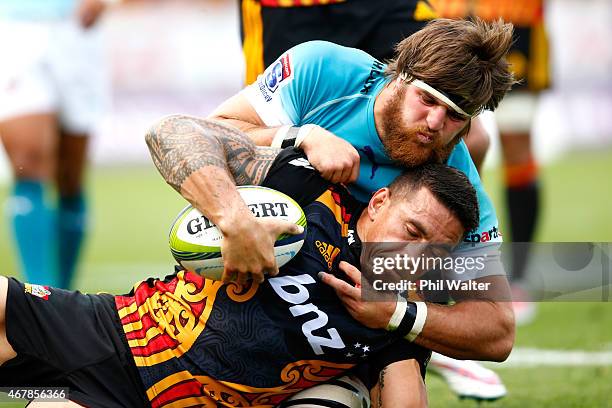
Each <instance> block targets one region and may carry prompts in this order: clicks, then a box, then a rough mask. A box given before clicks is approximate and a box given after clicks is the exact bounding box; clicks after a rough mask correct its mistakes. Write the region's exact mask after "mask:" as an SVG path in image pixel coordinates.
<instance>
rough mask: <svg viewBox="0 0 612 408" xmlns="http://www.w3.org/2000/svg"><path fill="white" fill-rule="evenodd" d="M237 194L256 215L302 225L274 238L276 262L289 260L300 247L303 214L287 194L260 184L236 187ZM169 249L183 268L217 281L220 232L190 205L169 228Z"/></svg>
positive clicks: (220, 260) (302, 240)
mask: <svg viewBox="0 0 612 408" xmlns="http://www.w3.org/2000/svg"><path fill="white" fill-rule="evenodd" d="M238 192H239V193H240V196H241V197H242V199H243V200H244V202H245V203H246V205H247V206H248V207H249V209H250V210H251V212H252V213H253V214H254V215H255V216H256V217H275V218H280V219H283V220H286V221H290V222H293V223H296V224H297V225H301V226H302V227H304V232H303V233H302V234H299V235H289V234H283V235H281V236H279V237H278V238H277V239H276V242H275V244H274V255H275V256H276V263H277V265H278V266H279V267H280V266H283V265H284V264H286V263H287V262H289V261H290V260H291V259H292V258H293V257H294V256H295V255H296V254H297V253H298V251H299V250H300V248H302V244H303V243H304V236H305V233H306V216H305V215H304V211H302V208H301V207H300V206H299V205H298V203H296V202H295V201H294V200H293V199H292V198H291V197H289V196H288V195H286V194H283V193H281V192H280V191H276V190H273V189H271V188H266V187H260V186H240V187H238ZM169 241H170V251H171V252H172V255H173V256H174V259H176V261H177V262H178V263H179V264H180V265H181V266H182V267H183V268H185V269H186V270H188V271H192V272H195V273H198V274H200V275H202V276H204V277H206V278H209V279H215V280H220V279H221V276H222V274H223V259H222V257H221V242H222V241H223V235H222V234H221V231H220V230H219V229H218V228H217V226H216V225H215V224H213V223H212V222H211V221H210V220H209V219H208V218H206V217H205V216H204V215H202V213H201V212H200V211H198V210H196V209H195V208H193V207H192V206H191V205H188V206H187V207H185V208H184V209H183V210H182V211H181V212H180V213H179V215H178V216H177V217H176V219H175V220H174V223H173V224H172V228H171V229H170V237H169Z"/></svg>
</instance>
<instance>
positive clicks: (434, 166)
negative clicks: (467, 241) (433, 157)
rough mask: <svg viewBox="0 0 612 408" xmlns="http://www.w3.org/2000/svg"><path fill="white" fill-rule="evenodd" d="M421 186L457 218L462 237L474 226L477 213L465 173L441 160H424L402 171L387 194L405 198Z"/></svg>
mask: <svg viewBox="0 0 612 408" xmlns="http://www.w3.org/2000/svg"><path fill="white" fill-rule="evenodd" d="M421 188H426V189H428V190H429V191H430V192H431V193H432V194H433V196H434V197H435V198H436V199H437V200H438V201H439V202H440V203H441V204H442V205H443V206H445V207H446V208H447V209H448V210H449V211H450V212H451V213H452V214H453V215H455V216H456V217H457V219H458V220H459V222H460V223H461V226H462V227H463V235H464V237H465V236H466V235H467V234H468V233H469V232H471V231H473V230H475V229H476V228H477V227H478V224H479V219H480V212H479V210H478V199H477V198H476V190H475V189H474V187H473V186H472V183H470V180H469V179H468V178H467V176H466V175H465V174H463V173H462V172H460V171H459V170H457V169H454V168H452V167H450V166H448V165H446V164H442V163H427V164H423V165H421V166H417V167H414V168H412V169H410V170H406V171H405V172H404V173H402V174H401V175H399V176H398V177H397V178H396V179H395V180H393V182H392V183H391V184H390V185H389V192H390V195H391V197H392V198H393V197H394V196H395V197H398V196H399V197H409V196H410V195H411V193H414V192H416V191H419V190H420V189H421Z"/></svg>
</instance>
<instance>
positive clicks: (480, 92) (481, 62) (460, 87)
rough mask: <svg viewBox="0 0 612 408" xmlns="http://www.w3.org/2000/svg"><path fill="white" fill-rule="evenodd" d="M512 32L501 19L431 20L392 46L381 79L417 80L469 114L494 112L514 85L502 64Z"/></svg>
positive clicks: (512, 78) (509, 25) (511, 76)
mask: <svg viewBox="0 0 612 408" xmlns="http://www.w3.org/2000/svg"><path fill="white" fill-rule="evenodd" d="M512 31H513V26H512V24H509V23H504V22H503V21H502V20H501V19H500V20H497V21H494V22H490V23H487V22H484V21H482V20H481V19H478V18H475V19H473V20H449V19H437V20H432V21H431V22H429V23H428V24H427V26H425V28H423V29H422V30H420V31H417V32H416V33H414V34H413V35H411V36H410V37H407V38H405V39H404V40H403V41H401V42H400V43H399V44H397V46H396V48H395V58H394V59H393V60H391V61H390V63H389V65H388V66H387V71H386V74H387V75H390V76H391V77H392V79H395V78H396V77H397V76H399V75H400V74H402V73H405V74H407V75H408V78H410V77H412V78H417V79H420V80H422V81H424V82H426V83H428V84H429V85H431V86H433V87H434V88H436V89H438V90H440V91H442V92H444V93H446V94H447V95H448V96H449V97H450V98H451V100H453V101H454V102H455V103H457V105H459V106H460V107H461V108H462V109H463V110H465V111H466V112H468V113H470V114H476V113H478V112H480V111H481V110H483V109H489V110H494V109H495V108H496V107H497V105H498V104H499V102H500V101H501V100H502V98H503V97H504V95H505V93H506V92H507V91H509V90H510V88H511V87H512V85H513V84H515V83H516V81H515V80H514V76H513V75H512V73H511V71H510V69H509V66H508V62H507V61H506V54H507V53H508V49H509V48H510V46H511V45H512Z"/></svg>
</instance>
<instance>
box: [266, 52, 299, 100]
mask: <svg viewBox="0 0 612 408" xmlns="http://www.w3.org/2000/svg"><path fill="white" fill-rule="evenodd" d="M291 74H292V68H291V62H290V59H289V54H285V55H283V56H282V57H280V58H279V59H278V60H276V62H274V63H273V64H272V65H270V66H269V67H268V69H267V70H266V72H264V73H263V75H262V76H261V77H260V78H259V81H258V84H257V85H258V86H259V90H260V91H261V93H262V95H263V97H264V99H265V100H266V102H270V101H271V100H272V95H271V94H273V93H274V92H276V90H277V89H279V87H280V86H281V83H282V82H283V81H286V80H287V79H288V78H290V77H291Z"/></svg>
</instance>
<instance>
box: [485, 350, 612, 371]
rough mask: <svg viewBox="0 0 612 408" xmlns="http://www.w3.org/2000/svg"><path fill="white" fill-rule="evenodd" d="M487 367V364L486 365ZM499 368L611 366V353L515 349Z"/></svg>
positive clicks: (496, 364)
mask: <svg viewBox="0 0 612 408" xmlns="http://www.w3.org/2000/svg"><path fill="white" fill-rule="evenodd" d="M487 365H489V364H487ZM491 365H493V366H495V367H500V368H510V367H530V366H531V367H534V366H612V351H584V350H549V349H537V348H522V347H517V348H515V349H514V350H512V353H510V357H508V359H507V360H506V361H504V362H503V363H492V364H491Z"/></svg>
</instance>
